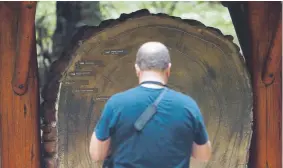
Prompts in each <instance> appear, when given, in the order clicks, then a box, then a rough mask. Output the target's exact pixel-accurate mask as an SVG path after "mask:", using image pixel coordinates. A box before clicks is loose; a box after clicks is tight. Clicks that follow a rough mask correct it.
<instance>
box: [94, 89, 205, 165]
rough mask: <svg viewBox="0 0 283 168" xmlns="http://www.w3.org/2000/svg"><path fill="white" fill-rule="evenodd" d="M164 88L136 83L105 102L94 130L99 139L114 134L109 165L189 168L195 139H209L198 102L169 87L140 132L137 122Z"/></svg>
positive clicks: (200, 143) (200, 141) (200, 140)
mask: <svg viewBox="0 0 283 168" xmlns="http://www.w3.org/2000/svg"><path fill="white" fill-rule="evenodd" d="M162 90H163V88H160V89H153V88H147V87H143V86H137V87H135V88H132V89H129V90H127V91H124V92H121V93H117V94H115V95H113V96H112V97H111V98H110V99H109V100H108V101H107V103H106V104H105V107H104V110H103V112H102V115H101V118H100V120H99V122H98V123H97V125H96V128H95V133H96V137H97V138H98V139H99V140H102V141H103V140H106V139H108V138H109V137H111V156H110V158H109V159H108V161H107V163H112V166H109V168H112V167H113V168H188V167H189V164H190V156H191V152H192V143H193V141H194V142H196V143H197V144H199V145H202V144H205V143H206V142H207V141H208V134H207V131H206V128H205V124H204V121H203V117H202V114H201V112H200V110H199V107H198V105H197V103H196V102H195V101H194V100H193V99H192V98H190V97H189V96H187V95H184V94H182V93H180V92H176V91H174V90H172V89H168V91H167V92H166V93H165V95H164V97H163V99H162V100H161V101H160V103H159V105H158V106H157V113H156V114H155V115H154V116H153V118H152V119H151V120H150V121H149V122H148V123H147V125H146V126H145V128H144V129H143V130H142V131H141V132H137V131H136V130H135V128H134V123H135V121H136V120H137V118H138V117H139V116H140V115H141V113H142V112H143V111H144V110H145V109H146V108H147V107H148V106H149V105H150V104H152V103H153V102H154V101H155V99H156V98H157V97H158V96H159V94H160V93H161V92H162Z"/></svg>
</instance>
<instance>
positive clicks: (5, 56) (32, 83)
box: [0, 2, 41, 168]
mask: <svg viewBox="0 0 283 168" xmlns="http://www.w3.org/2000/svg"><path fill="white" fill-rule="evenodd" d="M35 7H36V3H35V2H0V77H1V80H0V124H1V125H0V129H1V131H0V132H1V139H0V145H1V155H2V156H1V160H2V161H1V166H2V168H40V166H41V165H40V131H39V114H38V112H39V110H38V103H39V102H38V101H39V94H38V77H37V60H36V52H35V51H36V48H35V39H34V30H33V28H34V21H33V22H31V23H30V24H25V23H26V22H25V20H21V19H20V18H26V17H28V18H34V16H32V15H34V14H35ZM22 14H25V15H26V16H24V17H23V16H21V15H22ZM22 23H23V24H22ZM21 26H24V27H25V28H24V29H22V27H21ZM29 30H33V31H32V32H30V31H29ZM19 33H21V35H19ZM31 36H33V37H31ZM20 37H22V38H20ZM26 37H31V38H26ZM19 44H21V45H24V46H22V47H20V46H19ZM25 44H28V45H25ZM22 49H24V51H21V50H22ZM19 53H21V54H20V55H21V56H20V57H21V61H20V62H18V61H19V59H17V57H18V56H19ZM29 60H30V61H29ZM23 64H24V65H23ZM15 65H17V67H18V68H17V70H15V69H16V68H15ZM18 65H21V66H18ZM15 71H19V72H20V73H19V74H20V75H22V77H23V78H21V77H20V78H18V79H19V82H23V84H24V87H26V91H25V92H22V93H20V95H19V94H16V92H14V90H13V84H12V81H13V77H14V72H15Z"/></svg>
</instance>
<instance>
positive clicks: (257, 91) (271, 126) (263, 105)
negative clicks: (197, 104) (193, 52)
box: [242, 1, 282, 168]
mask: <svg viewBox="0 0 283 168" xmlns="http://www.w3.org/2000/svg"><path fill="white" fill-rule="evenodd" d="M281 6H282V5H281V2H268V1H266V2H248V16H247V17H248V20H249V25H248V26H249V28H250V31H249V34H250V38H251V45H250V48H251V49H252V51H251V56H249V57H247V58H248V59H247V62H248V65H249V66H250V68H249V69H250V70H251V75H252V84H253V93H254V134H253V139H252V146H251V153H250V163H251V167H252V168H279V167H282V150H281V149H282V148H281V147H282V139H281V123H282V114H281V112H282V101H281V100H282V99H281V96H282V95H281V89H282V80H281V73H280V69H281V68H279V67H278V68H277V69H276V71H275V72H274V81H273V83H272V84H270V85H266V84H265V83H264V82H263V81H262V73H263V71H264V67H265V64H266V63H265V62H266V60H267V58H268V57H269V53H270V52H269V49H270V48H271V47H276V48H277V47H282V42H279V41H278V42H275V43H272V41H273V39H274V34H275V32H276V30H277V26H278V23H279V22H282V21H281V17H280V15H281V11H282V7H281ZM280 24H281V23H280ZM242 26H245V25H242ZM280 38H281V37H280ZM272 45H273V46H272ZM278 56H282V50H281V52H280V53H279V55H278ZM281 66H282V63H281V64H280V67H281Z"/></svg>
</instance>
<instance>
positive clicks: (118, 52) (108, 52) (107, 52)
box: [104, 49, 128, 56]
mask: <svg viewBox="0 0 283 168" xmlns="http://www.w3.org/2000/svg"><path fill="white" fill-rule="evenodd" d="M104 54H105V55H119V56H121V55H126V54H128V51H127V50H124V49H117V50H105V51H104Z"/></svg>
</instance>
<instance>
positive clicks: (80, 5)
mask: <svg viewBox="0 0 283 168" xmlns="http://www.w3.org/2000/svg"><path fill="white" fill-rule="evenodd" d="M56 8H57V27H56V30H55V32H54V35H53V54H52V55H53V56H52V61H54V60H57V59H58V58H59V57H60V55H61V52H62V50H63V49H64V48H65V47H66V46H67V45H68V42H69V41H70V40H71V38H72V35H73V34H74V32H75V31H76V30H77V29H78V28H79V27H81V26H84V25H88V26H96V25H98V24H99V23H100V22H101V14H100V8H99V1H94V2H91V1H89V2H88V1H85V2H75V1H69V2H63V1H62V2H57V4H56Z"/></svg>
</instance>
